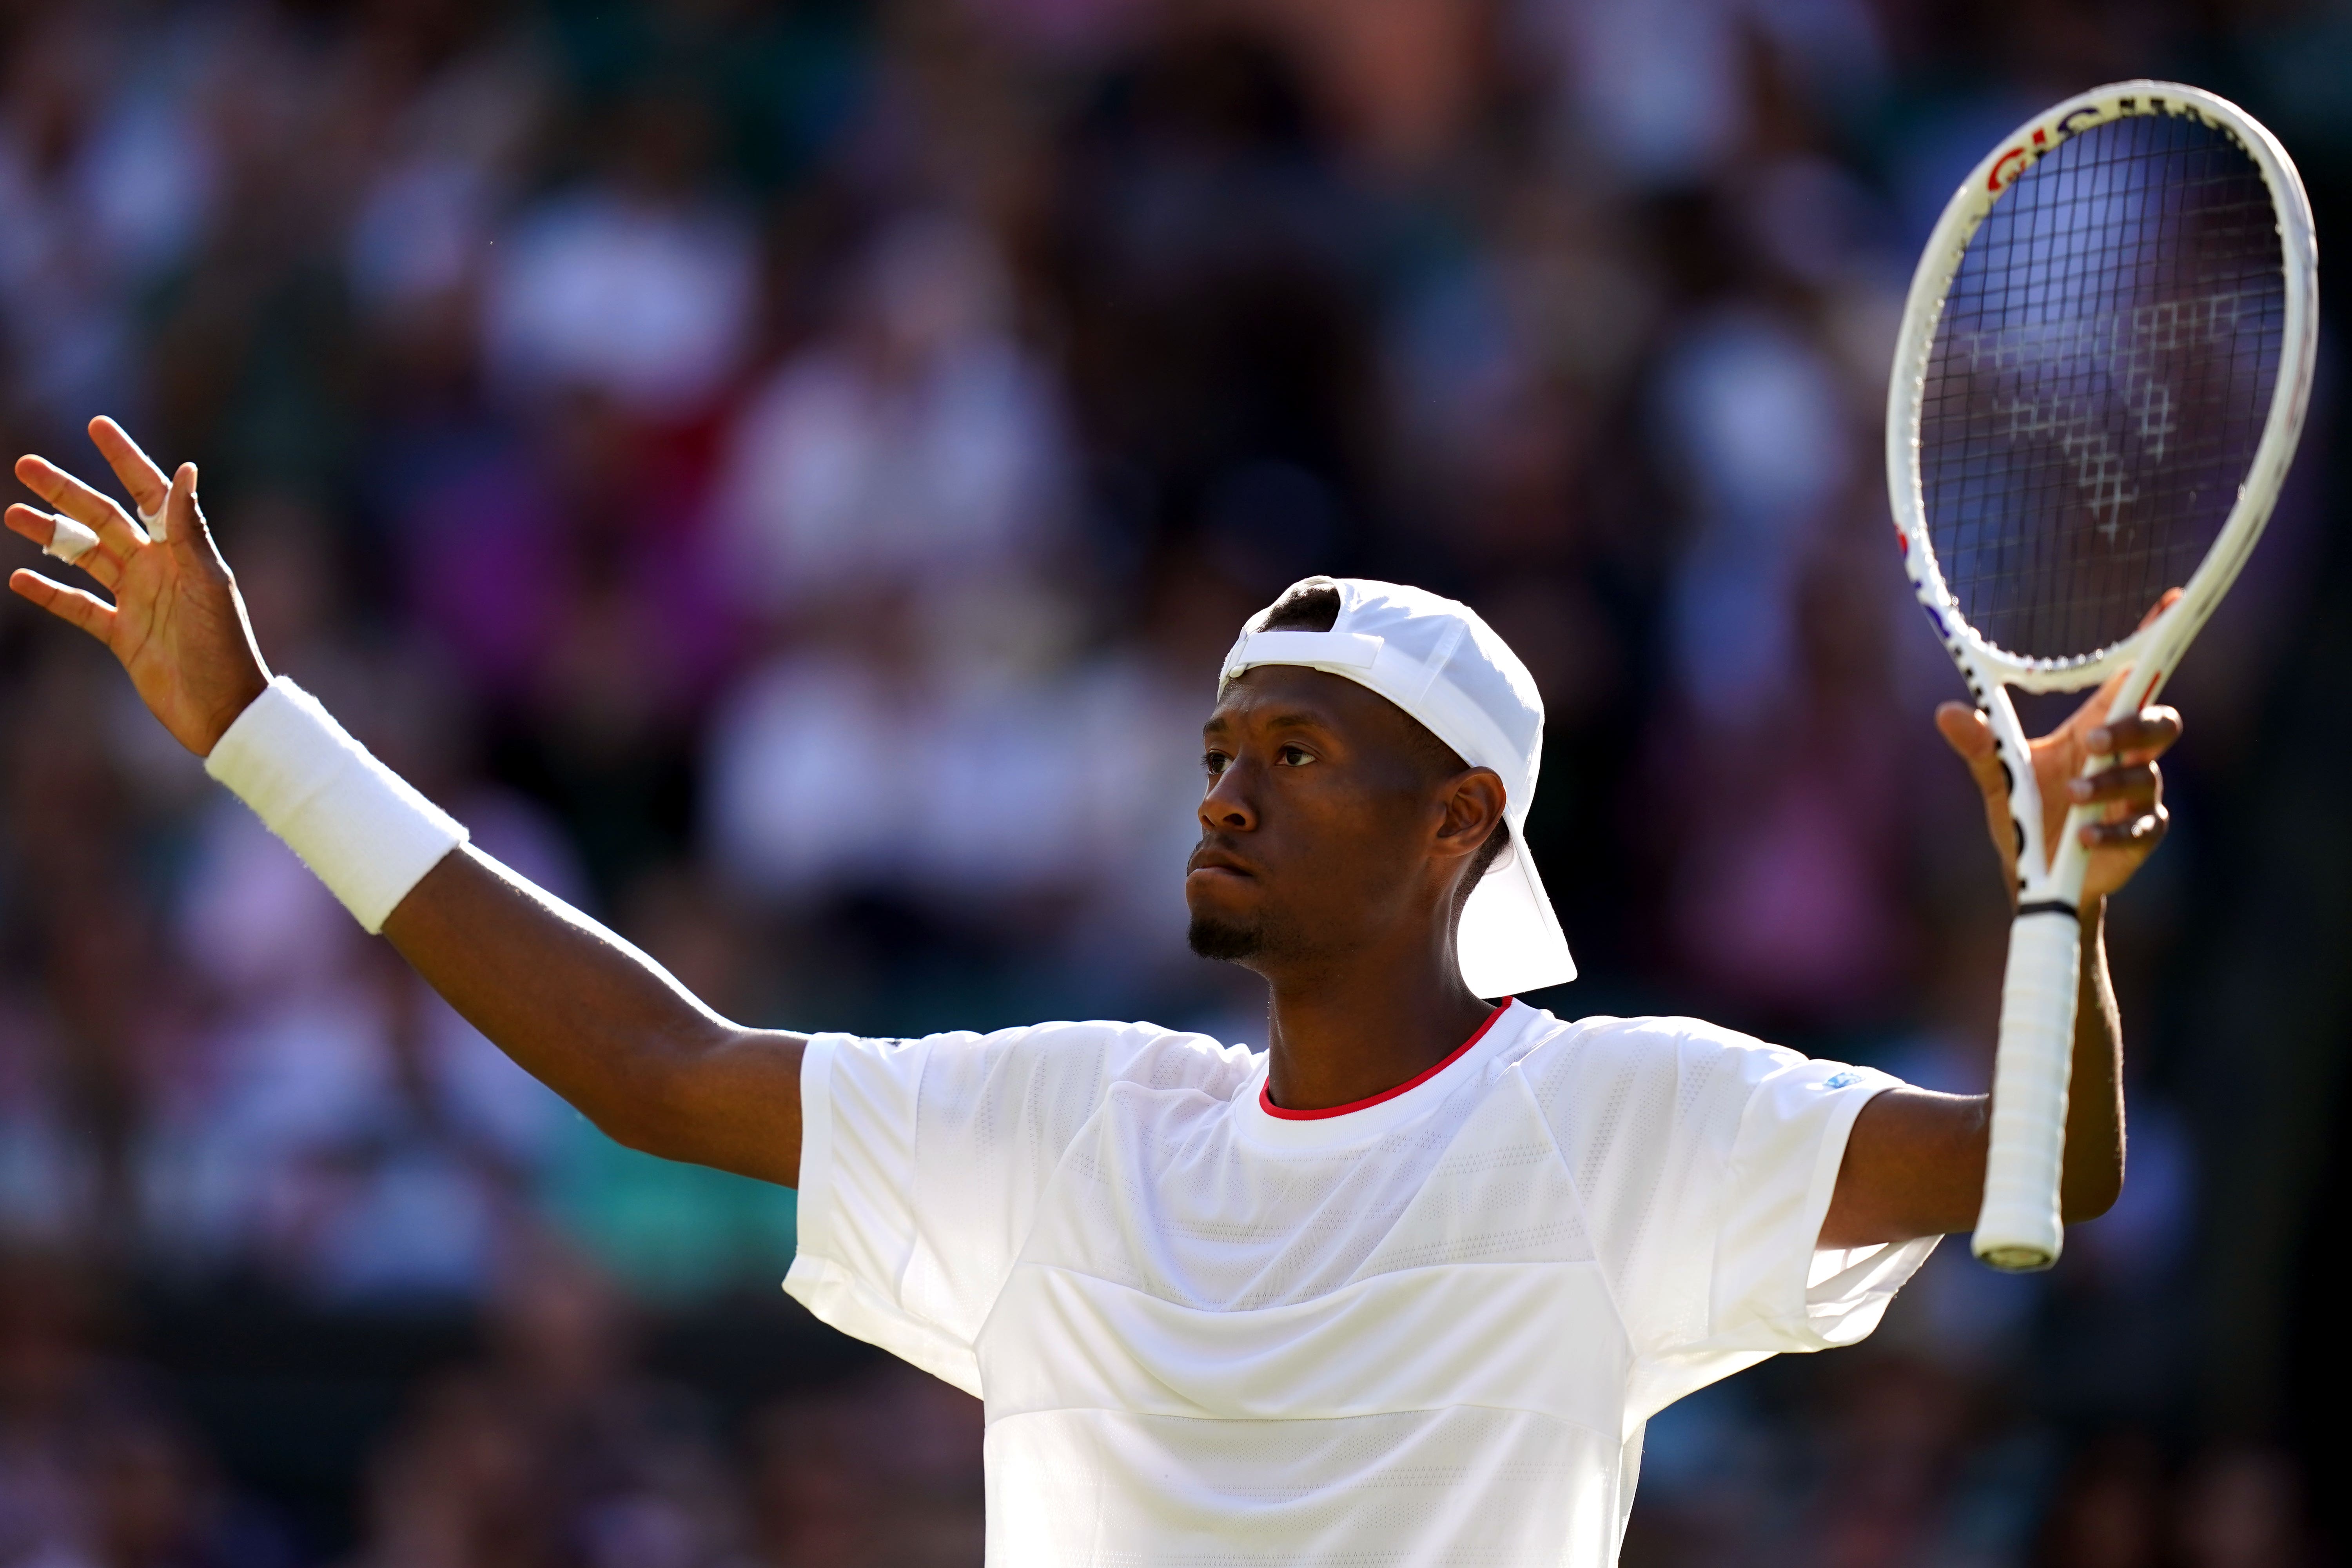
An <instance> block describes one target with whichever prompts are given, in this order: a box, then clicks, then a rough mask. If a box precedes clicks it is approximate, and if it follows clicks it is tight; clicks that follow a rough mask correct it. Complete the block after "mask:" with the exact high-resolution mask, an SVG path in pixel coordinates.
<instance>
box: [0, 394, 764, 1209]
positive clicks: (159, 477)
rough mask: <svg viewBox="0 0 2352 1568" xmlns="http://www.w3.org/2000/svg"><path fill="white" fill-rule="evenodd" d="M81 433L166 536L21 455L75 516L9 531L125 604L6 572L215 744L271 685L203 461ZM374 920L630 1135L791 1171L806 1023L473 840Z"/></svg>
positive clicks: (10, 519)
mask: <svg viewBox="0 0 2352 1568" xmlns="http://www.w3.org/2000/svg"><path fill="white" fill-rule="evenodd" d="M90 437H91V439H92V440H93V441H95V442H96V443H97V444H98V447H99V449H100V452H101V453H103V454H104V455H105V457H106V459H107V461H108V462H109V464H110V465H111V466H112V467H113V468H114V471H115V473H116V474H117V475H118V476H119V477H120V478H121V480H122V482H123V485H124V487H125V488H126V489H128V490H129V491H130V494H131V499H132V500H133V501H134V502H136V503H137V505H138V506H139V508H140V510H141V512H142V515H144V516H150V517H157V516H160V518H161V520H162V526H161V527H160V528H159V529H158V533H159V534H160V535H161V537H157V538H151V537H150V536H149V534H148V532H147V531H145V530H143V529H142V528H141V526H140V525H139V524H138V523H137V522H136V521H133V520H132V519H131V517H130V516H128V515H127V514H126V513H125V512H124V511H123V510H122V509H121V507H119V506H117V505H116V504H115V503H114V502H113V501H112V500H110V499H109V498H107V497H106V496H104V495H102V494H100V492H98V491H97V490H94V489H90V488H89V487H88V486H86V485H84V484H82V483H81V482H80V481H79V480H78V479H74V478H73V476H71V475H70V474H68V473H66V472H65V471H64V470H63V469H61V468H58V467H57V466H56V465H54V464H52V463H49V462H48V461H47V460H46V459H44V458H31V457H28V458H21V459H19V460H18V462H17V464H16V476H17V478H18V479H22V480H23V481H24V482H25V484H26V486H28V487H29V488H30V489H32V490H33V491H34V492H35V493H36V494H37V495H39V496H40V497H41V498H42V499H43V500H46V501H47V502H48V504H49V505H51V506H53V507H55V508H57V509H58V512H59V513H61V514H63V519H65V520H70V522H68V521H62V520H61V519H60V518H59V517H57V516H52V515H51V514H49V513H47V512H44V511H40V510H36V509H35V508H32V507H29V506H23V505H18V506H13V507H11V508H9V509H8V512H7V516H6V521H7V525H8V527H9V529H10V530H11V531H15V532H16V533H19V534H22V535H23V536H24V537H26V538H27V539H29V540H31V541H33V542H35V543H37V544H39V545H41V546H42V547H44V548H45V549H48V550H50V551H51V552H52V553H58V552H59V551H58V546H60V545H62V546H64V547H65V549H66V550H67V551H68V552H70V551H71V549H72V541H74V540H76V539H79V540H82V541H84V542H85V548H83V549H82V550H81V552H79V554H78V555H75V556H74V557H73V560H72V563H73V564H74V565H75V566H76V567H78V568H79V570H82V571H84V572H87V573H88V574H89V575H90V576H91V577H92V578H93V579H95V580H96V581H97V583H98V584H99V585H100V587H103V588H105V589H106V590H108V591H109V592H110V594H111V595H113V598H114V602H113V603H112V604H111V605H110V604H108V603H107V602H106V601H105V600H103V599H100V598H99V597H97V596H96V595H91V594H89V593H86V592H83V591H82V590H80V589H79V588H73V587H68V586H67V585H66V584H61V583H58V582H55V581H53V580H51V579H49V578H47V577H45V576H43V575H41V574H38V573H34V572H26V571H19V572H16V573H15V574H12V575H11V576H10V578H9V581H8V585H9V587H10V588H11V589H13V590H15V591H16V593H17V594H19V595H22V596H23V597H25V598H27V599H30V600H31V601H32V602H33V603H35V604H37V605H40V606H42V607H43V608H44V609H47V610H48V611H49V612H50V613H51V614H53V615H55V616H58V618H59V619H61V620H65V621H68V622H71V623H72V624H73V625H75V626H79V627H80V628H81V629H82V630H84V631H86V632H88V633H89V635H90V636H92V637H96V638H97V639H98V640H99V641H100V642H102V643H104V644H105V645H106V646H107V647H108V649H109V650H110V652H112V653H113V654H114V656H115V658H117V659H119V660H120V661H121V664H122V667H123V668H124V670H125V671H126V672H127V673H128V674H129V675H130V676H131V684H132V685H133V686H134V687H135V688H136V689H138V692H139V695H140V697H141V698H142V700H144V701H145V702H146V704H147V706H148V708H149V710H152V712H153V713H154V714H155V717H156V718H157V719H158V720H159V721H162V722H163V725H164V727H165V728H166V729H168V730H170V731H171V732H172V734H173V737H174V738H175V739H177V740H178V741H179V742H180V743H181V744H183V745H184V746H186V747H187V748H188V749H189V750H190V751H191V752H195V753H196V754H197V755H198V756H209V755H210V754H211V753H212V751H213V749H214V747H215V745H216V744H217V743H218V742H219V741H220V739H221V737H222V735H223V734H225V733H226V731H227V730H228V728H229V726H230V725H231V724H232V723H234V722H235V721H236V719H237V718H238V716H239V715H240V714H242V713H243V712H244V711H245V710H246V709H247V707H248V706H249V705H250V704H251V703H253V702H254V701H255V700H257V698H259V697H260V696H261V695H262V693H263V692H264V691H265V690H266V689H268V685H269V670H268V666H267V665H266V664H265V663H264V662H263V660H262V658H261V652H260V649H259V647H257V645H256V643H255V641H254V637H253V633H252V629H251V626H249V624H248V623H247V618H246V614H245V605H244V602H243V600H242V599H241V598H240V597H239V596H238V595H237V591H236V579H235V578H234V577H233V576H232V575H231V574H230V573H229V570H228V566H227V563H226V562H225V561H224V560H222V558H221V554H220V552H219V550H218V549H217V548H216V547H215V544H214V542H213V539H212V534H211V531H210V529H209V528H208V527H207V526H206V525H205V519H204V513H203V511H202V510H201V509H200V508H199V507H198V506H197V504H196V494H195V483H196V471H195V468H194V465H183V466H182V467H181V468H180V470H179V471H178V472H177V473H176V474H175V475H173V477H172V478H171V479H168V480H167V479H165V478H164V476H163V471H162V470H161V469H159V468H156V467H155V465H154V464H153V463H152V462H151V461H149V459H148V458H147V456H146V454H145V453H143V452H142V451H141V450H140V449H139V447H137V445H136V444H134V443H133V442H132V441H131V437H129V436H127V435H125V434H124V433H123V431H122V430H121V427H120V426H116V425H115V424H114V423H113V422H112V421H111V420H107V419H100V420H94V421H92V423H91V426H90ZM75 525H79V528H78V529H77V527H76V526H75ZM90 535H95V542H94V543H88V542H87V541H88V540H89V536H90ZM383 934H384V935H385V936H386V937H387V938H389V939H390V940H391V942H392V943H393V945H394V947H396V948H398V949H399V951H400V952H401V955H402V956H403V957H404V958H406V959H407V960H408V962H409V963H411V964H413V965H415V968H416V971H417V973H420V974H422V975H423V976H424V977H425V981H426V982H427V983H428V984H431V985H432V986H433V988H434V989H435V990H436V991H438V992H439V993H440V994H442V995H443V996H444V997H446V998H447V999H448V1001H449V1003H450V1005H452V1006H454V1007H456V1008H457V1011H458V1012H459V1013H460V1014H462V1015H463V1016H465V1017H466V1019H467V1021H468V1022H469V1023H471V1024H472V1025H473V1026H475V1027H476V1028H478V1029H479V1030H481V1031H482V1033H483V1034H485V1035H487V1036H488V1037H489V1038H490V1039H491V1040H493V1041H495V1042H496V1043H497V1044H498V1045H499V1047H500V1048H501V1049H503V1050H505V1051H506V1052H507V1054H508V1055H509V1056H511V1057H513V1058H515V1060H516V1061H518V1062H520V1064H521V1065H522V1066H523V1067H524V1068H526V1069H528V1070H529V1071H530V1073H531V1074H532V1076H534V1077H536V1078H537V1079H540V1080H541V1082H543V1083H545V1084H546V1085H547V1086H548V1087H549V1088H551V1089H554V1090H555V1091H556V1092H557V1093H558V1094H560V1095H562V1096H563V1098H564V1099H566V1100H570V1101H571V1102H572V1104H573V1105H574V1106H576V1107H578V1108H579V1110H581V1111H582V1112H583V1114H585V1115H586V1116H587V1117H588V1119H589V1120H590V1121H593V1122H595V1123H596V1125H597V1126H598V1127H600V1128H602V1129H604V1131H606V1132H607V1133H609V1134H611V1135H612V1136H613V1137H614V1139H616V1140H618V1141H619V1142H623V1143H625V1144H627V1145H628V1146H629V1147H631V1148H633V1149H640V1150H643V1151H645V1152H647V1153H652V1154H658V1155H661V1156H663V1157H664V1158H666V1159H673V1160H685V1161H690V1162H693V1163H697V1164H704V1165H714V1166H717V1167H719V1169H721V1170H727V1171H734V1172H737V1173H740V1174H743V1175H747V1176H756V1177H759V1178H761V1179H762V1180H765V1181H772V1182H778V1183H782V1184H785V1185H787V1186H789V1185H792V1184H794V1183H795V1182H796V1181H797V1180H798V1177H799V1173H800V1148H801V1098H800V1064H801V1053H802V1048H803V1045H804V1043H805V1042H804V1041H803V1037H800V1036H798V1035H789V1034H781V1033H777V1032H773V1031H769V1030H760V1029H747V1028H743V1027H741V1026H739V1025H736V1024H733V1023H730V1022H729V1021H728V1020H727V1019H725V1018H722V1017H720V1016H719V1015H718V1014H716V1013H714V1012H712V1011H711V1010H710V1009H709V1008H708V1007H706V1006H704V1005H702V1003H701V1002H699V1001H698V1000H697V999H696V998H695V997H694V996H693V995H691V994H688V992H687V990H686V989H685V987H683V986H681V985H680V984H678V983H677V981H676V980H674V979H673V978H671V977H670V975H669V974H668V973H667V972H665V971H664V970H663V969H662V968H661V966H660V965H658V964H656V963H654V962H653V961H652V960H651V959H650V958H648V957H646V955H645V954H644V953H642V952H638V951H637V950H636V949H635V948H634V947H632V946H630V945H629V944H628V943H627V942H623V941H622V940H621V939H620V938H619V937H617V936H615V935H614V934H613V933H612V932H611V931H606V930H604V928H603V927H602V926H600V925H598V924H597V923H596V922H595V921H591V920H589V919H588V918H587V917H586V916H584V915H583V914H581V913H579V912H578V911H577V910H572V909H571V908H569V907H567V906H566V905H564V904H563V903H562V901H561V900H557V899H555V898H552V897H551V896H550V895H548V894H547V893H545V892H542V891H541V889H537V888H535V887H533V886H531V884H530V883H529V882H527V881H525V880H523V879H521V878H520V877H518V876H516V875H515V874H514V873H513V872H511V871H509V870H508V869H507V868H504V867H502V866H500V865H499V864H498V862H496V861H495V860H492V859H490V858H488V856H486V855H483V854H481V853H479V852H478V851H477V850H475V849H474V848H473V847H471V846H468V845H460V846H458V847H457V848H456V849H455V850H453V851H451V852H450V853H449V854H447V855H446V856H445V857H443V858H441V859H440V861H439V862H438V863H437V864H436V865H434V866H433V868H431V869H430V870H428V871H426V872H425V874H424V876H423V878H422V879H421V880H419V881H418V882H416V883H415V886H414V887H412V888H410V889H408V891H407V893H406V894H405V895H404V897H402V898H401V899H400V900H399V901H398V903H397V904H395V905H394V908H393V909H392V910H391V912H390V914H389V915H388V916H386V917H384V920H383Z"/></svg>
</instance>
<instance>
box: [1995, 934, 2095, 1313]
mask: <svg viewBox="0 0 2352 1568" xmlns="http://www.w3.org/2000/svg"><path fill="white" fill-rule="evenodd" d="M2082 958H2083V927H2082V922H2080V921H2077V920H2076V919H2075V918H2074V913H2073V912H2072V911H2071V910H2063V909H2048V908H2044V909H2039V910H2029V911H2028V912H2026V913H2024V914H2021V915H2019V916H2018V917H2017V920H2016V921H2015V922H2014V923H2013V924H2011V926H2010V928H2009V973H2008V974H2007V975H2006V977H2004V979H2003V980H2002V982H2001V992H2000V1054H1999V1055H1998V1056H1996V1057H1995V1058H1994V1059H1993V1069H1992V1139H1991V1144H1990V1148H1989V1149H1988V1150H1987V1151H1986V1153H1985V1187H1984V1207H1983V1209H1982V1210H1981V1211H1980V1212H1979V1214H1978V1215H1977V1232H1976V1235H1975V1237H1973V1238H1972V1239H1971V1240H1970V1242H1969V1247H1970V1249H1971V1250H1972V1251H1974V1252H1975V1253H1976V1255H1977V1257H1979V1258H1981V1259H1983V1260H1984V1261H1985V1262H1986V1263H1989V1264H1990V1265H1991V1266H1992V1267H1993V1268H2000V1269H2003V1270H2006V1271H2009V1272H2011V1273H2021V1272H2025V1271H2028V1270H2031V1269H2036V1268H2049V1267H2050V1266H2051V1265H2052V1264H2053V1263H2055V1262H2057V1261H2058V1249H2059V1247H2060V1245H2061V1243H2062V1241H2063V1237H2064V1227H2063V1224H2062V1222H2061V1221H2060V1219H2059V1211H2058V1180H2059V1173H2060V1172H2061V1171H2062V1170H2063V1167H2064V1162H2065V1158H2066V1083H2067V1079H2068V1077H2069V1076H2070V1074H2071V1072H2072V1070H2073V1067H2074V1004H2075V1000H2076V990H2075V984H2076V982H2077V980H2078V978H2079V975H2080V969H2081V965H2082Z"/></svg>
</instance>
